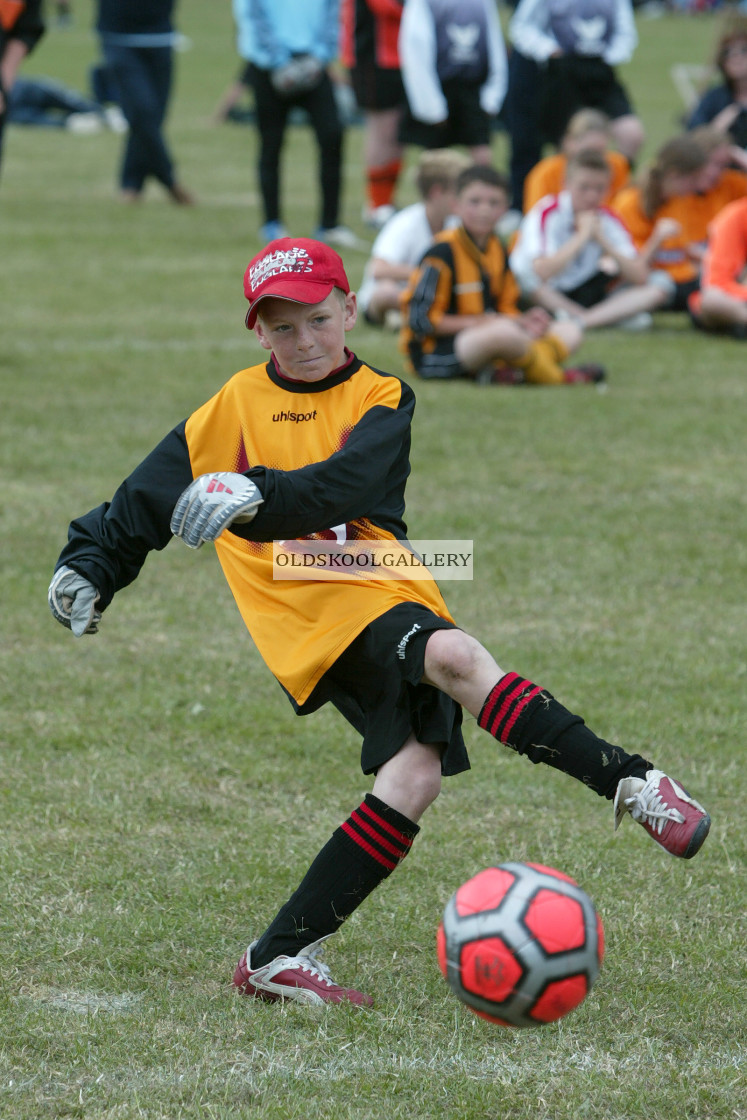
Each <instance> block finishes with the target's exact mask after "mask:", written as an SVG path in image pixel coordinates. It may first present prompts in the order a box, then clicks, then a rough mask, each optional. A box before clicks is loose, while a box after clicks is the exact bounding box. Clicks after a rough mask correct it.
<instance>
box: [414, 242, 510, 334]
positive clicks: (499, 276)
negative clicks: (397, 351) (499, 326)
mask: <svg viewBox="0 0 747 1120" xmlns="http://www.w3.org/2000/svg"><path fill="white" fill-rule="evenodd" d="M518 299H519V289H518V286H517V284H516V280H515V279H514V277H513V275H512V273H511V272H510V271H509V268H508V265H507V262H506V254H505V252H504V249H503V246H502V245H501V242H500V240H499V239H498V238H497V237H491V238H490V240H489V241H488V244H487V247H486V248H485V250H484V252H483V251H482V250H481V249H479V248H478V246H477V245H476V244H475V242H474V241H473V240H472V238H471V237H470V235H469V234H468V233H467V231H466V230H465V229H464V227H463V226H457V227H456V228H455V229H448V230H444V232H443V233H439V234H438V235H437V237H436V239H435V241H434V243H433V245H431V247H430V248H429V249H428V250H427V252H426V253H425V254H424V256H423V258H422V260H421V262H420V264H419V265H418V267H417V269H416V270H415V272H414V273H413V275H412V277H411V279H410V283H409V285H408V287H407V291H406V292H405V294H404V295H403V297H402V305H403V309H404V326H403V330H402V339H401V342H402V348H403V350H405V351H411V350H412V347H413V346H414V347H416V348H418V349H419V350H420V352H422V353H430V352H431V351H432V350H434V349H435V347H436V344H437V336H436V327H437V326H438V323H439V322H440V320H441V319H442V318H443V316H444V315H483V314H484V313H485V312H486V311H498V312H500V313H501V314H504V315H518V309H517V305H518Z"/></svg>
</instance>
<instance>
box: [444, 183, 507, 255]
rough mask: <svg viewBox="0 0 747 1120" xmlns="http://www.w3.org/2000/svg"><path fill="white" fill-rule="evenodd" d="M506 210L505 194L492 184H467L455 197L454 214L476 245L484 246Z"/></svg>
mask: <svg viewBox="0 0 747 1120" xmlns="http://www.w3.org/2000/svg"><path fill="white" fill-rule="evenodd" d="M507 210H508V198H507V197H506V192H505V191H504V190H503V189H502V188H501V187H495V186H493V184H492V183H480V182H475V183H469V184H468V185H467V186H466V187H464V188H463V190H461V191H460V192H459V194H458V195H457V200H456V206H455V212H456V213H457V214H458V215H459V218H460V220H461V222H462V225H463V226H464V228H465V229H466V231H467V233H468V234H469V235H470V237H472V238H473V239H474V240H475V241H476V242H477V244H478V245H481V244H485V242H486V241H487V239H488V237H489V236H490V234H491V233H493V232H494V230H495V223H496V222H497V221H498V220H499V219H500V218H502V217H503V215H504V214H505V213H506V211H507Z"/></svg>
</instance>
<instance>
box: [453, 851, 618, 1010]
mask: <svg viewBox="0 0 747 1120" xmlns="http://www.w3.org/2000/svg"><path fill="white" fill-rule="evenodd" d="M437 952H438V963H439V965H440V967H441V971H442V972H443V974H444V976H445V977H446V980H447V982H448V984H449V987H450V988H451V990H452V991H453V992H454V994H455V995H457V996H458V997H459V999H461V1000H463V1001H464V1003H466V1004H467V1006H468V1007H469V1008H470V1009H471V1010H472V1011H474V1012H475V1014H476V1015H479V1016H481V1018H483V1019H490V1021H491V1022H493V1023H500V1024H501V1026H504V1027H536V1026H540V1025H541V1024H542V1023H551V1022H553V1020H555V1019H560V1018H562V1017H563V1015H567V1014H568V1012H569V1011H571V1010H572V1009H573V1008H574V1007H576V1006H578V1004H579V1003H581V1001H582V1000H583V999H584V998H585V997H586V996H587V995H588V993H589V991H590V989H591V986H592V984H593V983H594V981H595V980H596V978H597V975H598V973H599V967H600V965H601V963H602V957H603V955H604V931H603V929H602V923H601V920H600V918H599V915H598V914H597V912H596V910H595V909H594V905H593V903H592V901H591V899H590V898H589V896H588V895H587V894H586V892H585V891H583V890H581V887H579V885H578V883H576V882H575V881H574V880H573V879H571V878H570V877H569V876H568V875H564V874H563V872H562V871H556V870H554V869H553V868H552V867H543V866H542V865H541V864H538V863H501V864H499V865H498V866H496V867H488V868H486V869H485V870H484V871H481V872H480V873H479V874H478V875H475V876H474V878H472V879H468V880H467V882H466V883H463V884H462V886H461V887H459V889H458V890H457V891H456V892H455V893H454V894H453V895H452V897H451V898H450V899H449V901H448V902H447V904H446V908H445V910H444V915H443V919H442V921H441V923H440V924H439V927H438V936H437Z"/></svg>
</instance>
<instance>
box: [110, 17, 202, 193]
mask: <svg viewBox="0 0 747 1120" xmlns="http://www.w3.org/2000/svg"><path fill="white" fill-rule="evenodd" d="M174 6H175V0H98V5H97V16H96V30H97V32H98V34H99V38H100V40H101V51H102V54H103V56H104V60H105V62H106V65H107V68H108V71H109V74H110V76H111V81H112V82H113V83H114V85H115V86H116V89H117V98H118V101H119V105H120V107H121V109H122V112H123V113H124V115H125V118H126V120H127V123H128V125H129V132H128V134H127V139H126V140H125V147H124V156H123V159H122V166H121V169H120V175H119V185H120V188H121V192H122V199H123V201H125V202H138V201H139V200H140V199H141V198H142V194H143V190H144V188H145V184H146V181H147V180H148V179H149V178H153V179H157V180H158V182H159V183H162V184H163V186H164V187H165V188H166V190H167V192H168V195H169V198H171V200H172V201H173V202H176V203H178V204H179V205H180V206H189V205H191V204H192V203H193V202H194V198H193V196H192V195H191V194H190V193H189V191H187V190H185V188H184V187H183V186H182V185H181V184H180V183H179V182H178V180H177V178H176V173H175V171H174V164H173V161H172V158H171V155H170V153H169V149H168V147H167V145H166V141H165V139H164V136H163V126H164V121H165V119H166V112H167V109H168V104H169V97H170V94H171V86H172V77H173V51H174V42H175V39H176V33H175V31H174V26H173V23H172V15H173V11H174Z"/></svg>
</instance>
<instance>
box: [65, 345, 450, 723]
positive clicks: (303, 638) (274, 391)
mask: <svg viewBox="0 0 747 1120" xmlns="http://www.w3.org/2000/svg"><path fill="white" fill-rule="evenodd" d="M414 405H415V398H414V394H413V392H412V390H411V389H410V387H409V386H408V385H406V384H405V383H404V382H402V381H400V380H399V378H397V377H393V376H391V375H388V374H385V373H382V372H380V371H378V370H375V369H373V368H372V367H370V366H367V365H365V364H364V363H362V362H361V361H360V360H359V359H357V358H355V357H353V358H352V360H351V361H350V362H349V364H348V365H347V366H345V367H343V368H342V369H341V370H338V371H337V372H336V373H333V374H332V375H330V377H328V378H326V379H325V380H324V381H320V382H315V383H313V384H306V383H301V382H296V381H289V380H288V379H287V378H284V377H282V376H281V375H279V374H278V372H277V370H276V368H275V366H274V364H273V362H272V360H271V361H270V362H268V363H267V364H262V365H257V366H253V367H251V368H250V369H245V370H242V371H241V372H240V373H237V374H236V375H235V376H234V377H232V378H231V380H230V381H228V382H227V383H226V384H225V385H224V386H223V388H222V389H221V390H220V391H219V392H218V393H217V394H216V395H215V396H214V397H213V398H212V399H211V400H209V401H208V402H207V403H206V404H204V405H203V406H202V407H201V408H199V409H197V411H196V412H194V413H193V414H192V415H191V416H190V417H189V419H188V420H187V421H186V422H184V423H182V424H179V425H178V426H177V427H176V428H175V429H174V430H173V431H172V432H171V433H169V435H168V436H166V438H165V439H164V440H163V441H162V442H161V443H160V444H159V445H158V447H157V448H155V450H154V451H152V452H151V454H150V455H149V456H148V457H147V458H146V459H145V460H144V461H143V462H142V463H141V464H140V466H138V467H137V468H136V469H135V470H134V471H133V473H132V474H131V475H130V477H129V478H128V479H126V480H125V482H123V483H122V485H121V486H120V487H119V489H118V490H117V492H116V494H115V495H114V498H113V499H112V501H111V503H105V504H104V505H102V506H99V507H98V508H97V509H94V510H92V511H91V512H90V513H89V514H86V515H85V516H84V517H82V518H80V519H78V520H77V521H74V522H73V523H72V525H71V527H70V533H69V543H68V545H67V547H66V548H65V549H64V550H63V552H62V554H61V556H60V559H59V561H58V566H59V565H60V564H68V565H70V566H71V567H72V568H74V569H76V570H77V571H79V572H80V573H81V574H83V575H85V576H86V577H87V578H88V579H90V580H91V582H92V583H94V584H95V586H96V587H97V588H98V589H99V592H100V594H101V604H100V605H101V606H102V608H104V607H106V606H107V605H108V603H109V602H111V599H112V597H113V595H114V594H115V592H116V591H118V590H119V589H120V588H122V587H125V586H126V585H127V584H128V583H130V582H131V581H132V580H133V579H135V577H136V576H137V574H138V572H139V570H140V568H141V567H142V564H143V563H144V561H145V558H146V556H147V553H148V552H149V551H150V550H151V549H161V548H164V547H165V545H166V544H167V543H168V541H169V540H170V539H171V531H170V528H169V522H170V518H171V513H172V511H173V508H174V505H175V504H176V501H177V499H178V497H179V495H180V494H181V493H182V491H183V490H184V489H185V488H186V486H188V485H189V483H190V482H191V481H192V478H196V477H197V476H199V475H201V474H205V473H207V472H210V471H238V472H240V473H243V474H246V475H247V477H249V478H251V479H252V480H253V481H254V482H255V483H256V484H257V486H258V487H259V490H260V492H261V493H262V495H263V497H264V503H263V504H262V505H261V506H260V507H259V510H258V511H257V515H256V517H255V519H254V520H253V521H252V522H251V523H250V524H248V525H236V526H234V527H233V529H232V530H229V531H228V532H225V533H223V535H222V536H221V537H219V539H218V540H217V541H216V551H217V553H218V557H219V559H220V562H221V565H222V567H223V571H224V573H225V576H226V579H227V581H228V584H229V586H230V588H231V591H232V592H233V595H234V598H235V599H236V603H237V605H238V607H239V610H240V612H241V614H242V617H243V619H244V621H245V623H246V625H247V627H248V629H249V632H250V633H251V635H252V638H253V639H254V641H255V643H256V645H257V647H258V649H259V651H260V653H261V654H262V656H263V658H264V660H265V661H266V663H267V665H268V666H269V668H270V669H271V670H272V672H273V673H274V674H275V676H276V677H277V678H278V680H279V681H280V682H281V684H282V685H283V686H284V688H285V689H286V690H287V691H288V693H289V694H290V696H291V697H292V699H293V700H294V701H295V702H296V704H297V705H301V704H303V702H304V701H305V700H306V699H307V698H308V696H309V695H310V693H311V691H312V690H313V688H314V685H315V684H316V683H317V681H318V680H319V678H320V677H321V676H322V674H323V673H324V672H325V671H326V669H328V668H329V666H330V665H331V664H332V663H333V662H334V661H335V660H336V658H337V657H339V655H340V654H341V653H342V651H343V650H344V649H345V648H346V647H347V646H348V645H349V644H350V642H351V641H352V640H353V639H354V638H355V637H356V636H357V635H358V634H359V633H360V632H361V631H362V630H363V629H364V628H365V627H366V626H367V625H368V623H369V622H371V621H372V620H373V619H374V618H377V617H379V616H380V615H382V614H384V613H385V612H386V611H387V610H389V609H390V608H391V607H393V606H395V605H396V604H397V603H402V602H418V603H422V604H424V605H425V606H427V607H429V608H431V609H432V610H433V611H435V612H436V613H437V614H439V615H441V616H442V617H444V618H446V619H449V620H450V621H453V620H452V619H451V616H450V614H449V612H448V611H447V609H446V606H445V604H444V601H443V599H442V597H441V594H440V592H439V590H438V587H437V586H436V584H435V582H434V581H433V580H431V579H426V580H416V581H400V580H396V579H381V580H378V579H372V578H366V579H365V580H357V581H356V580H353V581H351V582H344V583H343V582H332V583H331V582H323V581H311V580H294V581H288V580H276V579H273V564H272V543H271V542H272V541H274V540H295V539H297V538H300V537H305V536H310V535H314V534H322V533H327V532H329V531H333V533H334V535H335V536H337V537H338V538H342V537H344V538H347V539H371V538H374V537H384V538H385V539H390V538H391V539H404V538H405V537H406V532H407V530H406V526H405V523H404V520H403V518H404V509H405V501H404V491H405V483H406V480H407V477H408V475H409V472H410V464H409V451H410V424H411V420H412V414H413V410H414Z"/></svg>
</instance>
